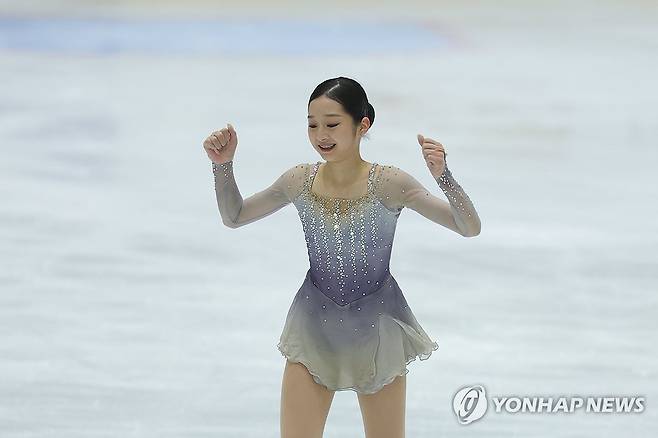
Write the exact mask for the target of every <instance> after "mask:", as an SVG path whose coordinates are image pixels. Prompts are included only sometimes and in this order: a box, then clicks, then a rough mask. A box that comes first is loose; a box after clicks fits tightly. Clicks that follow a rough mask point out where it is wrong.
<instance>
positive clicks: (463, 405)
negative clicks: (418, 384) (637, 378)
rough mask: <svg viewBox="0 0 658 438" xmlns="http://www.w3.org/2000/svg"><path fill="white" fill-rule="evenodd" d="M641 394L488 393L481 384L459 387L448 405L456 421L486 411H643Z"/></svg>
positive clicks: (466, 420) (472, 418) (463, 421)
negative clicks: (450, 406) (496, 394)
mask: <svg viewBox="0 0 658 438" xmlns="http://www.w3.org/2000/svg"><path fill="white" fill-rule="evenodd" d="M645 405H646V400H645V397H644V396H643V395H631V396H628V395H589V396H580V395H572V396H564V395H500V396H489V395H487V391H486V389H485V387H484V386H483V385H470V386H464V387H462V388H460V389H459V390H458V391H457V392H456V393H455V395H454V396H453V398H452V408H453V411H454V413H455V415H456V416H457V420H458V421H459V423H460V424H470V423H472V422H473V421H475V420H479V419H480V418H482V417H484V415H485V414H486V413H487V411H490V412H493V413H496V414H498V413H508V414H534V415H537V414H559V413H563V414H571V413H576V412H584V413H588V414H590V413H591V414H638V413H642V412H644V409H645Z"/></svg>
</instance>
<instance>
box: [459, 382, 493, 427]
mask: <svg viewBox="0 0 658 438" xmlns="http://www.w3.org/2000/svg"><path fill="white" fill-rule="evenodd" d="M487 404H488V403H487V394H486V391H485V390H484V386H482V385H473V386H465V387H463V388H461V389H460V390H459V391H457V392H456V393H455V396H454V397H453V398H452V409H453V411H454V412H455V415H456V416H457V420H459V423H461V424H469V423H472V422H473V421H475V420H478V419H480V418H482V417H483V416H484V414H485V412H487Z"/></svg>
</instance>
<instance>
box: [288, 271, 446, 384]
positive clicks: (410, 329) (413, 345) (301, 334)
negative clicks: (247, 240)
mask: <svg viewBox="0 0 658 438" xmlns="http://www.w3.org/2000/svg"><path fill="white" fill-rule="evenodd" d="M277 348H278V349H279V351H280V352H281V354H282V355H283V356H284V357H286V358H287V359H288V360H289V361H291V362H300V363H302V364H303V365H304V366H305V367H306V368H307V369H308V371H309V372H310V374H311V375H312V377H313V380H314V381H315V382H316V383H319V384H321V385H324V386H325V387H327V388H328V389H330V390H333V391H343V390H353V391H356V392H358V393H362V394H372V393H375V392H377V391H379V390H380V389H381V388H382V387H383V386H384V385H386V384H388V383H391V382H392V381H393V379H395V377H397V376H402V375H406V374H407V373H408V372H409V369H408V368H407V365H408V364H409V363H410V362H412V361H413V360H415V359H416V358H420V359H421V360H425V359H428V358H429V357H430V355H431V354H432V352H433V351H434V350H437V349H438V348H439V346H438V344H437V343H436V342H434V341H433V340H432V339H430V337H429V336H428V335H427V333H425V330H423V328H422V327H421V326H420V324H419V323H418V321H417V320H416V318H415V316H414V314H413V312H412V311H411V309H410V308H409V306H408V304H407V302H406V300H405V298H404V295H403V293H402V291H401V290H400V287H399V286H398V284H397V282H396V281H395V278H393V276H392V275H391V274H390V273H389V272H387V275H386V277H385V278H384V279H383V280H382V281H381V286H380V287H379V288H378V289H376V290H375V291H373V292H371V293H369V294H367V295H365V296H363V297H361V298H358V299H357V300H355V301H352V302H351V303H349V304H347V305H342V306H341V305H339V304H337V303H336V302H334V301H333V300H332V299H330V298H329V297H328V296H326V295H325V294H324V293H322V291H321V290H320V289H318V287H317V286H316V285H314V284H313V282H312V280H311V273H310V269H309V271H307V273H306V278H305V279H304V282H303V283H302V285H301V287H300V288H299V291H298V292H297V294H295V296H294V298H293V301H292V304H291V306H290V309H289V310H288V315H287V317H286V321H285V324H284V328H283V331H282V333H281V336H280V339H279V343H278V345H277Z"/></svg>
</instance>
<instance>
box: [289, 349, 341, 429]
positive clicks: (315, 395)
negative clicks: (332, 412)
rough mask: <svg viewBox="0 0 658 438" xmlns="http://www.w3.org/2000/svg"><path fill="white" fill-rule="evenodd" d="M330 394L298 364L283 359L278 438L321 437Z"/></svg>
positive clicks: (329, 404) (329, 405)
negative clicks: (279, 431) (284, 365)
mask: <svg viewBox="0 0 658 438" xmlns="http://www.w3.org/2000/svg"><path fill="white" fill-rule="evenodd" d="M334 392H335V391H331V390H329V389H327V388H326V387H325V386H322V385H320V384H318V383H315V381H314V380H313V377H312V376H311V374H310V373H309V372H308V369H306V367H305V366H304V365H302V364H301V363H296V362H290V361H289V360H286V367H285V369H284V370H283V382H282V385H281V424H280V425H281V438H321V437H322V433H323V432H324V425H325V422H326V421H327V415H328V414H329V408H330V407H331V402H332V400H333V398H334Z"/></svg>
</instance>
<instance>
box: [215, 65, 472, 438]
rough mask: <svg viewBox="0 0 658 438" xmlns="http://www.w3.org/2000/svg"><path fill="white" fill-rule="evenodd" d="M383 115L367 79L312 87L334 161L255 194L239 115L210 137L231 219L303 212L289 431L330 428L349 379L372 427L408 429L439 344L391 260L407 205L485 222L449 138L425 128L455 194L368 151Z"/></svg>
mask: <svg viewBox="0 0 658 438" xmlns="http://www.w3.org/2000/svg"><path fill="white" fill-rule="evenodd" d="M374 121H375V110H374V108H373V107H372V105H371V104H370V103H369V102H368V98H367V95H366V93H365V91H364V89H363V88H362V87H361V85H360V84H359V83H358V82H356V81H355V80H353V79H350V78H346V77H337V78H333V79H328V80H326V81H324V82H322V83H321V84H319V85H318V86H317V87H316V88H315V90H314V91H313V93H312V94H311V97H310V99H309V103H308V138H309V140H310V141H311V145H312V146H313V148H314V149H315V150H316V151H317V152H318V154H320V156H321V157H322V158H323V159H324V161H317V162H315V163H299V164H297V165H295V166H293V167H290V168H289V169H287V170H286V171H285V172H283V174H281V175H280V176H279V177H278V179H276V181H274V183H272V185H271V186H269V187H267V188H265V189H264V190H262V191H260V192H258V193H255V194H253V195H251V196H249V197H248V198H246V199H243V198H242V195H241V194H240V191H239V190H238V186H237V184H236V181H235V178H234V174H233V170H234V163H233V157H234V154H235V151H236V147H237V145H238V136H237V133H236V131H235V129H234V128H233V126H232V125H231V124H230V123H227V127H226V128H223V129H221V130H219V131H214V132H213V133H212V134H211V135H210V136H209V137H208V138H207V139H205V141H204V142H203V147H204V150H205V151H206V153H207V155H208V157H209V158H210V160H211V161H212V164H211V166H212V170H213V175H214V183H215V194H216V199H217V206H218V208H219V213H220V215H221V218H222V222H223V224H224V225H226V226H228V227H230V228H237V227H241V226H243V225H246V224H249V223H251V222H253V221H256V220H259V219H262V218H264V217H266V216H268V215H270V214H272V213H274V212H275V211H277V210H279V209H281V208H282V207H284V206H286V205H288V204H290V203H292V204H294V205H295V207H296V209H297V212H298V214H299V218H300V220H301V222H302V228H303V231H304V235H305V240H306V244H307V248H308V257H309V265H310V266H309V269H308V271H307V272H306V277H305V278H304V280H303V282H302V284H301V287H300V288H299V290H298V291H297V293H296V294H295V296H294V298H293V299H292V304H291V306H290V309H289V311H288V315H287V318H286V320H285V325H284V328H283V331H282V333H281V336H280V339H279V343H278V345H277V348H278V349H279V351H280V352H281V354H282V355H283V356H284V357H285V358H286V362H285V366H284V371H283V379H282V386H281V410H280V433H281V436H282V437H283V438H291V437H304V438H312V437H321V436H322V434H323V432H324V428H325V423H326V419H327V415H328V413H329V408H330V406H331V402H332V400H333V396H334V393H335V391H344V390H352V391H355V392H356V393H357V397H358V401H359V406H360V410H361V414H362V418H363V425H364V430H365V434H366V437H367V438H388V437H391V438H400V437H404V431H405V398H406V374H407V373H408V371H409V370H408V369H407V365H408V364H409V363H410V362H411V361H413V360H415V359H416V358H420V359H421V360H424V359H427V358H429V356H430V355H431V353H432V352H433V351H434V350H436V349H438V344H437V343H436V342H435V341H433V340H432V339H431V338H430V337H429V336H428V335H427V333H426V332H425V331H424V330H423V328H422V327H421V325H420V324H419V323H418V321H417V320H416V318H415V316H414V314H413V312H412V309H410V308H409V306H408V304H407V302H406V300H405V297H404V295H403V293H402V290H401V289H400V287H399V286H398V284H397V282H396V280H395V278H394V277H393V275H392V274H391V272H390V271H389V260H390V257H391V250H392V246H393V236H394V233H395V227H396V224H397V220H398V217H399V215H400V212H401V211H402V209H403V208H404V207H408V208H411V209H412V210H414V211H416V212H418V213H420V214H421V215H423V216H424V217H426V218H427V219H429V220H431V221H433V222H435V223H437V224H439V225H443V226H444V227H446V228H448V229H450V230H452V231H454V232H456V233H459V234H460V235H462V236H465V237H473V236H477V235H478V234H479V233H480V219H479V217H478V214H477V212H476V211H475V208H474V206H473V203H472V202H471V201H470V199H469V197H468V195H467V194H466V193H465V192H464V190H463V189H462V188H461V186H460V185H459V184H458V183H457V182H456V181H455V179H454V177H453V176H452V174H451V172H450V170H448V166H447V163H446V155H447V154H446V151H445V147H444V146H443V145H442V144H441V143H439V142H438V141H435V140H432V139H431V138H427V137H424V136H423V135H421V134H418V138H417V139H418V143H419V145H420V152H421V153H422V156H423V158H424V159H425V162H426V164H427V167H428V169H429V171H430V173H431V174H432V176H433V177H434V179H435V180H436V182H437V185H438V186H439V188H440V189H441V190H442V191H443V193H444V194H445V195H446V197H447V199H448V201H447V202H446V201H445V200H443V199H440V198H438V197H437V196H435V195H434V194H433V193H432V192H430V191H429V190H427V189H426V188H425V187H424V186H423V185H422V184H421V183H419V182H418V181H417V180H416V179H415V178H414V177H412V176H411V175H410V174H408V173H406V172H405V171H403V170H402V169H400V168H398V167H396V166H393V165H383V164H377V163H375V162H373V163H370V162H367V161H365V160H364V159H363V158H361V153H360V150H359V147H360V142H361V138H362V137H363V135H364V134H366V132H367V131H368V130H369V129H370V127H371V126H372V124H373V122H374ZM427 269H432V266H430V265H428V266H427Z"/></svg>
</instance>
